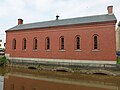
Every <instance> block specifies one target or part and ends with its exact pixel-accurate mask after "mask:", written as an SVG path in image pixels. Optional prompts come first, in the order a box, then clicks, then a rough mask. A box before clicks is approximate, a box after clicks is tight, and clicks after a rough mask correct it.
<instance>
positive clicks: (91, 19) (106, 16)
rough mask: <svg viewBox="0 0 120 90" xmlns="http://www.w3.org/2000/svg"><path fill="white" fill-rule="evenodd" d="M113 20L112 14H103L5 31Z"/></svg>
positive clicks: (33, 24) (45, 22) (11, 29)
mask: <svg viewBox="0 0 120 90" xmlns="http://www.w3.org/2000/svg"><path fill="white" fill-rule="evenodd" d="M115 20H116V17H115V16H114V14H111V15H109V14H104V15H95V16H86V17H78V18H70V19H62V20H52V21H44V22H36V23H30V24H20V25H17V26H15V27H12V28H10V29H8V30H6V31H13V30H22V29H33V28H44V27H53V26H64V25H75V24H87V23H96V22H106V21H115Z"/></svg>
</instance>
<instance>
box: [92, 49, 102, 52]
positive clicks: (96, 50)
mask: <svg viewBox="0 0 120 90" xmlns="http://www.w3.org/2000/svg"><path fill="white" fill-rule="evenodd" d="M92 51H93V52H99V51H100V50H98V49H94V50H92Z"/></svg>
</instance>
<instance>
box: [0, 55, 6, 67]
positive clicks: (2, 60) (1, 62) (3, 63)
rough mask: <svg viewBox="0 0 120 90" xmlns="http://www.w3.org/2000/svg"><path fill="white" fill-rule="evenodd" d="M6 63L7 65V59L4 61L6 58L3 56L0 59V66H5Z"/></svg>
mask: <svg viewBox="0 0 120 90" xmlns="http://www.w3.org/2000/svg"><path fill="white" fill-rule="evenodd" d="M6 63H7V59H6V57H5V56H3V57H0V66H3V65H5V64H6Z"/></svg>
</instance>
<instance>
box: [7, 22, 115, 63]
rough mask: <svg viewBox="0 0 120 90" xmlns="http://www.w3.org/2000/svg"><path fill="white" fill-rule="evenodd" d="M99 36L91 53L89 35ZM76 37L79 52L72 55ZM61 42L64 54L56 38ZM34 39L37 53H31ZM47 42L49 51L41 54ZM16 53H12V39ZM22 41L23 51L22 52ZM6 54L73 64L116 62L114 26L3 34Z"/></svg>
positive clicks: (102, 25)
mask: <svg viewBox="0 0 120 90" xmlns="http://www.w3.org/2000/svg"><path fill="white" fill-rule="evenodd" d="M94 34H97V35H98V36H99V50H97V51H96V50H93V35H94ZM76 35H80V38H81V41H80V43H81V46H80V47H81V50H79V51H75V36H76ZM61 36H64V38H65V51H60V50H59V38H60V37H61ZM34 37H37V39H38V49H37V51H34V50H33V39H34ZM46 37H49V38H50V43H51V45H50V50H49V51H46V50H45V38H46ZM14 38H15V39H16V41H17V49H16V50H13V49H12V42H13V39H14ZM23 38H26V40H27V49H26V50H22V40H23ZM6 53H7V54H10V56H11V57H24V58H46V59H47V58H49V59H74V60H106V61H110V60H111V61H115V60H116V39H115V22H104V23H93V24H86V25H71V26H60V27H49V28H40V29H29V30H19V31H11V32H9V31H8V32H6Z"/></svg>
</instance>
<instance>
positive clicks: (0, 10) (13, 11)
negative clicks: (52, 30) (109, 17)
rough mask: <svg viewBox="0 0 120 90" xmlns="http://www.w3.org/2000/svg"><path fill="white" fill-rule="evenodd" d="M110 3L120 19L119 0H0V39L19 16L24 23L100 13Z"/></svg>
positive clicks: (14, 24) (102, 12)
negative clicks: (57, 16)
mask: <svg viewBox="0 0 120 90" xmlns="http://www.w3.org/2000/svg"><path fill="white" fill-rule="evenodd" d="M111 5H113V13H114V14H115V16H116V18H117V21H120V0H0V39H3V40H4V42H5V38H6V34H5V30H7V29H9V28H11V27H13V26H16V25H17V20H18V19H19V18H21V19H23V20H24V22H23V23H24V24H26V23H34V22H42V21H49V20H55V18H56V15H59V16H60V17H59V19H66V18H75V17H84V16H91V15H100V14H107V6H111ZM117 23H118V22H117ZM116 26H117V25H116Z"/></svg>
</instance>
